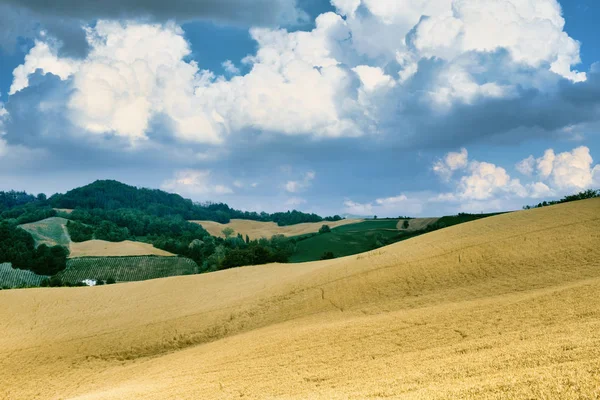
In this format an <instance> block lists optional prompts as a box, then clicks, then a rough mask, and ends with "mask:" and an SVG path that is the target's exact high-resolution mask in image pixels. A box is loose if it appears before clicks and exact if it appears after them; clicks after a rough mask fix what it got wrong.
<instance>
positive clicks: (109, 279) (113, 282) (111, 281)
mask: <svg viewBox="0 0 600 400" xmlns="http://www.w3.org/2000/svg"><path fill="white" fill-rule="evenodd" d="M115 283H117V281H116V280H115V278H112V277H111V278H108V279H107V280H106V284H107V285H113V284H115Z"/></svg>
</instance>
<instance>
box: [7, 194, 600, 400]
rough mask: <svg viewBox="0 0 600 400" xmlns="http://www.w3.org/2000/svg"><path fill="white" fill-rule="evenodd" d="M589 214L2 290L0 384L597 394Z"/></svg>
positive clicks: (56, 391) (271, 393)
mask: <svg viewBox="0 0 600 400" xmlns="http://www.w3.org/2000/svg"><path fill="white" fill-rule="evenodd" d="M599 222H600V200H587V201H581V202H573V203H567V204H561V205H558V206H552V207H545V208H541V209H535V210H529V211H520V212H515V213H510V214H505V215H499V216H495V217H491V218H485V219H481V220H477V221H473V222H470V223H465V224H461V225H456V226H453V227H450V228H448V229H443V230H438V231H435V232H432V233H429V234H426V235H421V236H419V237H416V238H414V239H411V240H410V241H403V242H400V243H396V244H394V245H391V246H387V247H384V248H381V249H377V250H375V251H371V252H368V253H364V254H360V255H357V256H351V257H345V258H340V259H335V260H326V261H318V262H311V263H305V264H296V265H289V264H269V265H263V266H256V267H245V268H236V269H231V270H226V271H220V272H216V273H211V274H204V275H194V276H187V277H173V278H168V279H161V280H153V281H147V282H134V283H127V284H121V285H110V286H104V287H100V288H95V289H92V290H90V289H89V288H73V289H62V288H58V289H31V290H26V291H6V292H4V291H3V292H0V303H2V304H3V307H1V308H0V332H2V335H1V336H0V369H1V370H2V371H3V373H2V374H1V375H0V398H2V397H5V398H26V399H42V398H77V399H133V400H135V399H144V400H152V399H165V398H177V399H198V398H204V399H220V398H245V399H261V398H288V399H292V398H311V399H317V398H318V399H348V398H353V399H367V398H407V399H448V398H457V399H462V398H470V399H473V398H489V399H491V398H502V399H521V398H536V399H537V398H540V399H584V398H590V399H593V398H598V396H599V395H600V392H599V391H598V382H599V381H600V264H599V260H600V247H599V246H598V243H600V225H599ZM32 321H35V323H33V322H32Z"/></svg>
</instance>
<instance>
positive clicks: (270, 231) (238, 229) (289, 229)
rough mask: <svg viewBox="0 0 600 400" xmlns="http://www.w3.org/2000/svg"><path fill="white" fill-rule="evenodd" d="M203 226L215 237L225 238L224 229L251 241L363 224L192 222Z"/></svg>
mask: <svg viewBox="0 0 600 400" xmlns="http://www.w3.org/2000/svg"><path fill="white" fill-rule="evenodd" d="M191 222H194V223H197V224H200V225H202V227H203V228H204V229H206V230H207V231H208V233H210V234H211V235H213V236H217V237H223V238H224V237H225V235H224V234H223V229H225V228H231V229H233V230H234V231H235V234H237V233H241V234H242V236H244V237H245V236H246V235H248V236H249V237H250V239H251V240H254V239H260V238H263V237H264V238H270V237H271V236H273V235H284V236H298V235H305V234H307V233H314V232H318V231H319V228H321V227H322V226H323V225H324V224H327V225H329V227H331V228H335V227H338V226H343V225H348V224H355V223H357V222H361V220H352V219H344V220H340V221H332V222H307V223H302V224H296V225H288V226H279V225H277V224H276V223H274V222H261V221H250V220H243V219H232V220H231V221H230V222H229V223H227V224H220V223H218V222H214V221H191Z"/></svg>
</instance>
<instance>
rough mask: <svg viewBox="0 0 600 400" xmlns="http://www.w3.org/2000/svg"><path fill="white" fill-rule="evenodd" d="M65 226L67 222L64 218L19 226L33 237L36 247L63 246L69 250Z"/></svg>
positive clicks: (69, 240) (68, 239)
mask: <svg viewBox="0 0 600 400" xmlns="http://www.w3.org/2000/svg"><path fill="white" fill-rule="evenodd" d="M66 225H67V220H66V219H65V218H59V217H52V218H47V219H44V220H42V221H38V222H34V223H30V224H24V225H21V228H22V229H24V230H26V231H27V232H29V233H30V234H31V235H32V236H33V239H34V240H35V243H36V245H37V246H39V245H40V244H45V245H48V246H64V247H66V248H69V244H70V243H71V239H70V238H69V234H68V232H67V227H66Z"/></svg>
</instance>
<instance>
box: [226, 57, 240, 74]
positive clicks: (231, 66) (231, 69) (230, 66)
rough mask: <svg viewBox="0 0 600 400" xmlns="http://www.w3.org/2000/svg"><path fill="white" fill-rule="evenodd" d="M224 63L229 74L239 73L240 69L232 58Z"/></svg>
mask: <svg viewBox="0 0 600 400" xmlns="http://www.w3.org/2000/svg"><path fill="white" fill-rule="evenodd" d="M222 65H223V68H224V69H225V71H226V72H227V73H228V74H231V75H239V73H240V69H239V68H238V67H236V66H235V64H234V63H233V62H232V61H231V60H226V61H225V62H224V63H223V64H222Z"/></svg>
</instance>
